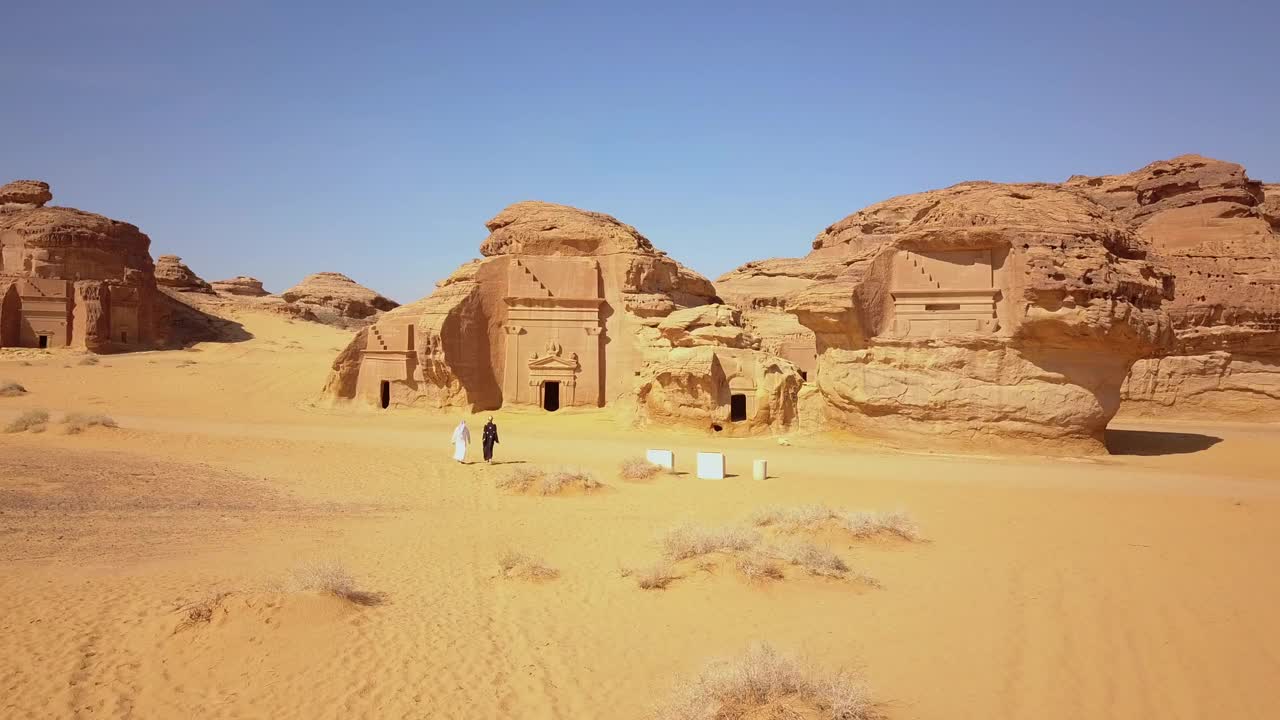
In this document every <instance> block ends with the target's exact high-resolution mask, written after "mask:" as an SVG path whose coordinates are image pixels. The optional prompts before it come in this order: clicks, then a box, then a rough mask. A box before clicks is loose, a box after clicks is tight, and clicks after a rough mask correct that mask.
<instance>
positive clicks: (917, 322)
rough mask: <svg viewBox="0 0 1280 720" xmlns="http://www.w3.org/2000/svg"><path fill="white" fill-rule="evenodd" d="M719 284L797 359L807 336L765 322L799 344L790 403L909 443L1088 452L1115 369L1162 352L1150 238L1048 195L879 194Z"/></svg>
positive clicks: (954, 190) (984, 186)
mask: <svg viewBox="0 0 1280 720" xmlns="http://www.w3.org/2000/svg"><path fill="white" fill-rule="evenodd" d="M753 286H754V287H753ZM770 286H777V287H779V288H780V289H781V290H783V292H774V293H770V292H769V291H768V288H769V287H770ZM717 288H718V289H719V290H720V292H721V293H723V294H724V295H725V296H726V298H727V299H729V300H730V301H731V302H735V304H738V305H740V306H742V307H744V313H746V314H748V315H749V314H750V313H753V312H754V313H756V314H757V318H760V319H757V322H758V323H760V324H762V325H763V324H764V323H766V322H768V323H771V324H773V326H774V327H776V328H778V329H777V330H775V337H777V338H779V339H778V340H777V342H784V341H785V340H784V339H785V338H787V337H790V341H791V343H792V347H793V348H795V349H797V352H799V351H800V350H801V349H802V348H803V347H804V344H805V339H806V335H805V333H795V332H794V331H793V329H791V328H787V327H786V326H785V325H782V324H780V323H778V322H777V321H776V320H774V319H771V318H772V317H773V316H774V315H776V313H777V312H778V311H779V310H781V311H785V312H786V313H788V314H790V315H792V316H794V317H795V319H796V320H797V321H798V323H799V325H800V326H802V327H803V328H804V330H805V331H807V333H809V334H811V335H810V336H809V337H812V343H813V345H812V347H813V353H814V355H815V356H816V359H815V361H814V364H815V367H814V368H813V371H812V372H810V371H807V370H806V371H805V374H806V375H807V376H808V379H809V381H810V382H813V383H816V388H817V393H818V395H819V397H820V400H817V399H815V400H814V401H813V402H805V403H803V404H804V405H805V407H809V406H810V405H815V406H817V407H820V408H822V412H823V413H824V414H825V420H826V423H827V426H828V427H836V428H842V429H846V430H853V431H855V432H857V433H859V434H861V435H866V436H870V437H879V438H885V439H889V440H891V441H898V442H902V443H906V444H912V445H916V446H919V445H926V446H930V447H933V446H937V447H958V448H967V449H973V448H975V447H978V446H974V445H973V444H972V443H973V441H974V440H982V441H984V442H986V441H990V443H991V444H998V445H1000V446H1002V447H1005V448H1026V449H1031V450H1034V451H1044V452H1091V451H1098V452H1100V451H1103V450H1104V449H1105V447H1104V444H1103V433H1104V430H1105V428H1106V425H1107V422H1108V421H1109V420H1110V419H1111V418H1112V416H1114V415H1115V413H1116V411H1117V409H1118V408H1119V405H1120V388H1121V384H1122V383H1123V381H1124V378H1125V376H1126V374H1127V373H1128V371H1129V368H1130V366H1131V365H1132V364H1133V363H1134V361H1136V360H1137V359H1139V358H1142V357H1146V356H1150V355H1152V354H1154V353H1156V352H1159V351H1160V350H1161V349H1163V348H1165V347H1167V346H1168V345H1169V343H1170V342H1171V340H1172V333H1171V331H1170V325H1169V320H1168V317H1167V316H1166V315H1165V314H1164V312H1163V309H1162V308H1163V306H1164V303H1166V302H1167V301H1168V300H1169V299H1170V298H1171V297H1172V292H1173V282H1172V278H1171V277H1170V275H1169V272H1168V271H1167V269H1165V268H1164V267H1163V266H1162V265H1161V264H1159V263H1158V262H1156V261H1154V260H1153V259H1152V258H1151V257H1150V248H1149V245H1148V243H1147V242H1145V241H1144V240H1143V239H1142V238H1141V237H1140V236H1139V235H1138V234H1136V233H1135V232H1133V231H1132V230H1130V229H1129V228H1128V227H1126V225H1125V224H1124V223H1122V222H1120V221H1118V220H1116V219H1115V218H1114V217H1113V214H1112V212H1111V211H1110V210H1109V209H1108V208H1106V207H1103V206H1102V205H1100V204H1098V203H1097V202H1094V201H1093V200H1091V199H1090V198H1088V197H1086V196H1084V195H1083V194H1081V193H1077V192H1074V191H1071V190H1068V189H1066V188H1063V187H1061V186H1054V185H1002V184H996V183H985V182H971V183H962V184H960V185H956V186H953V187H950V188H946V189H943V190H934V191H929V192H924V193H919V194H915V195H908V196H903V197H898V198H893V199H891V200H887V201H885V202H881V203H878V204H876V205H872V206H871V207H868V208H866V209H864V210H861V211H859V212H857V213H854V214H853V215H850V216H848V217H846V218H844V219H842V220H840V221H839V222H836V223H835V224H833V225H831V226H829V227H827V228H826V229H825V230H823V231H822V232H821V233H820V234H819V235H818V237H817V238H816V239H815V240H814V242H813V249H812V251H811V252H810V254H809V255H808V256H807V257H805V258H801V259H791V260H771V261H761V262H757V263H751V264H749V265H748V266H745V267H743V268H740V269H739V270H736V271H734V272H733V273H730V274H729V275H726V276H725V277H724V278H721V281H720V282H719V283H718V285H717ZM986 446H989V445H985V446H982V447H986Z"/></svg>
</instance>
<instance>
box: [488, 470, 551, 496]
mask: <svg viewBox="0 0 1280 720" xmlns="http://www.w3.org/2000/svg"><path fill="white" fill-rule="evenodd" d="M545 476H546V473H545V472H544V471H543V470H542V468H537V467H533V466H531V465H517V466H516V467H515V469H514V470H512V471H511V473H510V474H508V475H505V476H502V477H499V478H498V479H497V480H496V481H495V484H496V485H497V486H498V489H499V490H507V491H509V492H528V491H529V490H530V489H531V488H532V487H533V486H534V485H536V484H538V483H540V482H541V481H542V478H543V477H545Z"/></svg>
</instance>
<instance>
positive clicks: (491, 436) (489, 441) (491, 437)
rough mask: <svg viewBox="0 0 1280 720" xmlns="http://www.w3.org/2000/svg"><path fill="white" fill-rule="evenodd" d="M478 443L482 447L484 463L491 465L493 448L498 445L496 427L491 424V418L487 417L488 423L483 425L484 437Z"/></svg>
mask: <svg viewBox="0 0 1280 720" xmlns="http://www.w3.org/2000/svg"><path fill="white" fill-rule="evenodd" d="M480 443H481V444H482V445H484V461H485V462H487V463H489V464H493V446H494V445H496V444H497V443H498V426H497V425H494V424H493V416H492V415H490V416H489V422H486V423H485V424H484V435H482V436H481V438H480Z"/></svg>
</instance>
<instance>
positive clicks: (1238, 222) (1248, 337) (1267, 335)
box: [1065, 155, 1280, 420]
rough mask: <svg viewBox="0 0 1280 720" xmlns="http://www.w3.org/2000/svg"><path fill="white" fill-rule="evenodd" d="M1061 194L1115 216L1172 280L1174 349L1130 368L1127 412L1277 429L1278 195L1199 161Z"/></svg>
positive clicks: (1188, 159)
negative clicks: (1266, 423) (1264, 423)
mask: <svg viewBox="0 0 1280 720" xmlns="http://www.w3.org/2000/svg"><path fill="white" fill-rule="evenodd" d="M1065 186H1066V187H1068V188H1071V189H1073V190H1075V191H1077V192H1080V193H1082V194H1084V195H1086V196H1088V197H1090V198H1091V199H1093V200H1094V201H1096V202H1097V203H1099V204H1100V205H1103V206H1105V207H1107V208H1108V209H1110V210H1111V211H1112V212H1113V213H1114V214H1115V216H1116V217H1117V218H1118V219H1119V220H1120V221H1122V222H1123V223H1125V224H1126V225H1127V226H1128V227H1129V228H1130V229H1132V231H1133V232H1134V233H1136V234H1137V235H1138V236H1140V237H1141V238H1143V240H1144V241H1147V242H1149V243H1150V244H1151V246H1152V248H1153V249H1154V252H1155V253H1156V254H1157V255H1159V256H1160V258H1161V261H1162V262H1163V263H1165V264H1166V265H1167V266H1168V267H1169V268H1170V269H1171V270H1172V271H1173V273H1174V275H1175V276H1176V292H1175V296H1174V299H1173V301H1172V302H1170V303H1168V304H1167V308H1168V312H1169V315H1170V317H1171V318H1172V321H1173V325H1174V328H1175V330H1176V333H1177V338H1176V341H1175V342H1174V343H1173V345H1172V346H1171V347H1169V348H1167V349H1164V350H1162V351H1161V352H1159V353H1158V354H1157V357H1155V358H1152V359H1148V360H1142V361H1140V362H1138V363H1137V364H1135V365H1134V367H1133V370H1132V373H1131V374H1130V377H1129V380H1128V382H1127V383H1126V384H1125V388H1124V398H1125V411H1126V412H1133V413H1137V414H1155V415H1159V416H1161V417H1168V416H1171V415H1176V416H1182V417H1212V418H1227V419H1236V420H1240V419H1258V420H1276V419H1280V187H1277V186H1274V185H1271V186H1265V185H1262V184H1261V183H1259V182H1257V181H1255V180H1251V179H1250V178H1249V177H1248V175H1247V174H1246V173H1245V169H1244V168H1243V167H1241V166H1240V165H1236V164H1234V163H1229V162H1223V161H1221V160H1214V159H1211V158H1205V157H1201V156H1198V155H1183V156H1180V157H1176V158H1173V159H1171V160H1163V161H1160V162H1155V163H1152V164H1150V165H1148V166H1146V167H1144V168H1142V169H1141V170H1138V171H1136V172H1132V173H1129V174H1127V175H1112V176H1104V177H1086V176H1076V177H1072V178H1071V179H1070V180H1068V181H1067V183H1066V184H1065ZM1268 191H1270V192H1268Z"/></svg>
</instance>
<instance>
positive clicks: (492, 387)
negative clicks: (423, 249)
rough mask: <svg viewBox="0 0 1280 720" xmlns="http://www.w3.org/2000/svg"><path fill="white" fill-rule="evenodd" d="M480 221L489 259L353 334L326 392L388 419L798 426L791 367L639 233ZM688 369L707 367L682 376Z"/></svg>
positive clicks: (571, 221)
mask: <svg viewBox="0 0 1280 720" xmlns="http://www.w3.org/2000/svg"><path fill="white" fill-rule="evenodd" d="M486 226H487V227H488V229H489V230H490V235H489V237H488V238H486V239H485V240H484V242H483V243H482V244H481V253H482V254H483V255H484V256H485V257H484V258H483V259H480V260H475V261H472V262H469V263H467V264H465V265H463V266H462V267H461V268H459V269H458V270H457V271H456V272H454V273H453V275H451V276H449V277H448V278H446V279H445V280H443V281H441V282H440V283H439V285H438V286H437V289H436V291H435V292H434V293H432V294H431V295H430V296H429V297H427V298H425V299H423V300H419V301H418V302H415V303H411V304H409V305H405V306H403V307H400V308H397V309H395V310H392V311H390V312H388V313H387V314H386V315H384V316H382V317H381V318H379V319H378V321H377V322H376V323H375V324H373V325H372V326H370V327H369V328H368V329H367V330H364V331H362V332H361V333H360V334H359V335H357V337H356V339H355V341H354V342H353V343H352V344H351V345H350V346H348V347H347V349H346V350H344V351H343V352H342V353H341V354H340V355H339V356H338V358H337V359H336V360H335V362H334V366H333V368H334V369H333V373H331V375H330V377H329V381H328V384H327V386H326V388H325V392H326V394H328V395H329V396H330V397H332V398H335V399H355V400H358V401H360V402H362V403H364V404H367V405H371V406H374V407H383V408H387V407H397V406H417V407H430V408H446V407H460V408H466V409H468V410H473V411H478V410H486V409H494V408H498V407H503V406H521V405H524V406H532V407H542V408H544V409H547V410H556V409H559V408H562V407H588V408H591V407H602V406H617V407H628V408H635V409H636V410H637V412H638V414H639V417H640V418H641V419H642V420H647V421H655V422H680V423H686V424H690V425H692V426H695V427H699V428H702V429H707V430H712V429H719V430H722V431H726V432H728V433H730V434H733V433H748V432H761V431H769V430H777V429H780V428H783V427H785V426H786V425H787V424H789V423H791V422H792V421H793V420H794V409H795V398H794V396H795V390H796V388H797V387H798V386H799V375H798V372H797V371H796V370H795V369H794V368H793V367H792V366H790V364H789V363H786V362H785V361H782V360H780V359H777V358H773V359H770V358H765V357H763V356H762V354H761V353H759V352H758V351H756V350H754V349H752V348H751V347H750V339H749V338H747V337H745V335H744V330H743V328H741V327H740V326H737V327H735V325H734V323H735V321H736V311H734V310H732V309H730V308H724V307H722V306H717V305H714V304H713V303H716V302H718V298H716V297H715V290H714V288H713V287H712V285H711V283H710V282H708V281H707V280H706V279H705V278H703V277H702V276H700V275H698V274H696V273H694V272H692V271H690V270H688V269H686V268H684V267H682V266H681V265H680V264H679V263H677V262H675V261H674V260H671V259H670V258H668V257H666V256H665V255H664V254H663V253H661V252H659V251H657V250H655V249H654V248H653V245H652V244H651V243H650V242H649V240H648V239H647V238H645V237H644V236H643V235H641V234H640V233H639V232H638V231H637V230H636V229H635V228H633V227H631V226H630V225H626V224H624V223H621V222H619V221H618V220H617V219H615V218H613V217H611V216H609V215H605V214H602V213H595V212H589V211H585V210H579V209H577V208H572V207H568V206H564V205H554V204H551V203H545V202H523V203H517V204H515V205H512V206H510V207H508V208H506V209H505V210H503V211H502V212H501V213H499V214H498V215H497V216H496V217H495V218H493V219H492V220H490V221H489V222H488V223H487V224H486ZM686 350H687V351H688V352H687V353H686V352H685V351H686ZM686 355H688V356H689V357H685V356H686ZM697 367H705V368H706V369H707V371H708V372H707V373H704V374H702V375H700V376H699V377H697V378H696V379H691V378H689V373H690V372H691V370H690V369H691V368H697ZM788 378H790V380H788ZM738 396H741V399H738Z"/></svg>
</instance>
